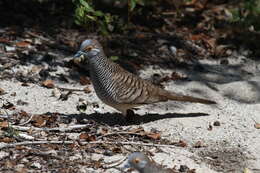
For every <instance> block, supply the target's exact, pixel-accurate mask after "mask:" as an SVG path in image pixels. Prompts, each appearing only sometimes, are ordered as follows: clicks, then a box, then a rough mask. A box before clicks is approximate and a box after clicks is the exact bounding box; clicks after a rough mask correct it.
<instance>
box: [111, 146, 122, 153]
mask: <svg viewBox="0 0 260 173" xmlns="http://www.w3.org/2000/svg"><path fill="white" fill-rule="evenodd" d="M112 151H113V152H114V153H122V149H121V148H120V147H114V148H112Z"/></svg>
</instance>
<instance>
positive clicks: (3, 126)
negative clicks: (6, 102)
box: [0, 121, 9, 128]
mask: <svg viewBox="0 0 260 173" xmlns="http://www.w3.org/2000/svg"><path fill="white" fill-rule="evenodd" d="M8 126H9V124H8V121H3V122H0V127H1V128H7V127H8Z"/></svg>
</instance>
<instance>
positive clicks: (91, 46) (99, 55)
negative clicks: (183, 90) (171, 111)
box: [76, 40, 216, 115]
mask: <svg viewBox="0 0 260 173" xmlns="http://www.w3.org/2000/svg"><path fill="white" fill-rule="evenodd" d="M82 55H83V56H84V58H83V59H87V62H88V63H89V69H90V77H91V80H92V82H93V85H94V89H95V91H96V94H97V96H98V97H99V98H100V99H101V100H102V101H103V102H104V103H105V104H108V105H110V106H112V107H114V108H115V109H117V110H119V111H121V112H122V113H123V114H124V115H126V112H127V109H131V108H134V107H137V106H140V105H143V104H149V103H156V102H162V101H167V100H175V101H187V102H197V103H203V104H215V103H216V102H214V101H210V100H206V99H200V98H195V97H191V96H183V95H179V94H176V93H174V92H170V91H166V90H164V89H161V88H159V87H158V86H155V85H153V84H152V83H150V82H149V81H146V80H143V79H141V78H139V77H138V76H136V75H134V74H132V73H130V72H128V71H126V70H124V69H123V68H122V67H120V66H119V65H118V64H116V63H114V62H112V61H111V60H109V59H108V58H107V57H106V55H105V53H104V51H103V49H102V46H101V45H100V44H99V42H98V41H96V40H85V41H84V42H83V43H82V44H81V48H80V51H79V52H78V53H77V54H76V57H80V56H82Z"/></svg>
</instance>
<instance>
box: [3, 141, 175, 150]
mask: <svg viewBox="0 0 260 173" xmlns="http://www.w3.org/2000/svg"><path fill="white" fill-rule="evenodd" d="M73 143H75V141H25V142H18V143H13V144H9V143H3V142H2V143H0V149H3V148H13V147H16V146H20V145H40V144H67V145H68V144H73ZM87 144H111V145H139V146H148V147H170V148H176V146H175V145H167V144H165V145H163V144H153V143H141V142H109V141H92V142H80V145H87Z"/></svg>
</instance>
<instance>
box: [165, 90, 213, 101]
mask: <svg viewBox="0 0 260 173" xmlns="http://www.w3.org/2000/svg"><path fill="white" fill-rule="evenodd" d="M165 96H166V97H167V98H168V99H169V100H174V101H183V102H194V103H202V104H217V103H216V102H215V101H211V100H207V99H202V98H196V97H191V96H186V95H179V94H176V93H171V92H167V94H166V95H165Z"/></svg>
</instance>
